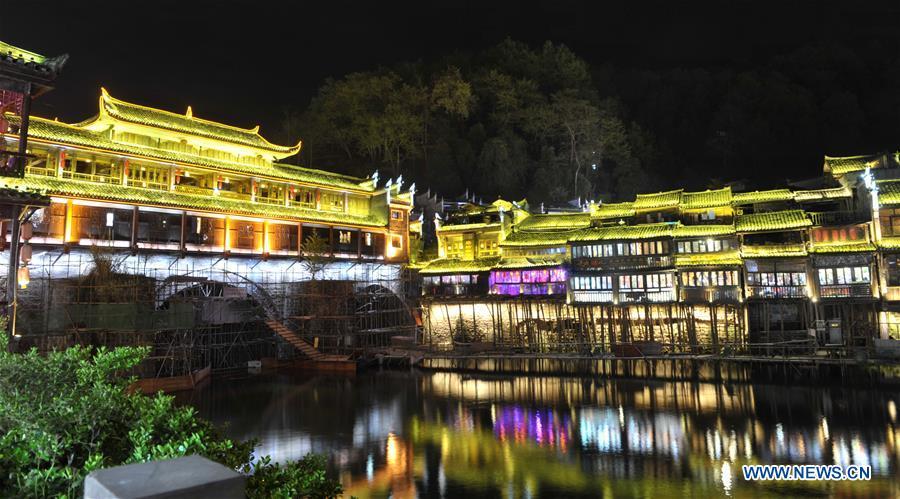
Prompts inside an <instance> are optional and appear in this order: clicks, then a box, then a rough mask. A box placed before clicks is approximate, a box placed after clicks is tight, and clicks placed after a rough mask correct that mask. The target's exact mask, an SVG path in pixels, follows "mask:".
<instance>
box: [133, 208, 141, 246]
mask: <svg viewBox="0 0 900 499" xmlns="http://www.w3.org/2000/svg"><path fill="white" fill-rule="evenodd" d="M139 220H140V216H139V215H138V207H137V206H135V207H134V209H133V211H132V213H131V251H132V252H134V251H135V250H137V236H138V221H139Z"/></svg>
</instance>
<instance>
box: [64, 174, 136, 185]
mask: <svg viewBox="0 0 900 499" xmlns="http://www.w3.org/2000/svg"><path fill="white" fill-rule="evenodd" d="M62 178H69V179H72V180H81V181H82V182H94V183H97V184H121V183H122V178H121V177H118V176H116V177H109V176H106V175H91V174H90V173H78V172H70V171H63V172H62Z"/></svg>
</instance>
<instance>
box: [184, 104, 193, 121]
mask: <svg viewBox="0 0 900 499" xmlns="http://www.w3.org/2000/svg"><path fill="white" fill-rule="evenodd" d="M184 115H185V116H187V117H188V118H193V117H194V110H193V109H191V106H188V108H187V112H186V113H184Z"/></svg>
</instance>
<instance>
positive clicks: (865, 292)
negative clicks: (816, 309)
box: [819, 283, 872, 298]
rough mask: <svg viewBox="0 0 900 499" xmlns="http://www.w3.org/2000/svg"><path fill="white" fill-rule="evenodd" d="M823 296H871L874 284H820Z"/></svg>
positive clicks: (820, 292) (820, 291)
mask: <svg viewBox="0 0 900 499" xmlns="http://www.w3.org/2000/svg"><path fill="white" fill-rule="evenodd" d="M819 296H821V297H822V298H871V297H872V285H871V284H869V283H864V284H832V285H826V286H819Z"/></svg>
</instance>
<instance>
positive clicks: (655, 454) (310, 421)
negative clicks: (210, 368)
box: [183, 371, 900, 499]
mask: <svg viewBox="0 0 900 499" xmlns="http://www.w3.org/2000/svg"><path fill="white" fill-rule="evenodd" d="M828 385H830V386H822V387H813V386H783V385H754V384H747V383H725V382H718V383H717V382H690V381H653V380H650V381H647V380H627V379H604V378H600V377H591V378H577V377H554V376H528V377H522V376H519V377H516V376H506V375H495V374H488V375H471V374H458V373H453V372H434V371H381V372H377V371H373V372H365V373H361V374H358V375H356V376H353V377H343V376H335V375H314V374H309V373H302V372H296V373H294V372H288V373H285V372H280V373H269V374H259V375H241V376H229V377H216V378H215V379H214V380H213V382H212V383H210V384H209V385H207V386H206V387H205V388H202V389H199V390H197V391H195V392H193V393H191V394H189V395H188V394H186V395H183V397H186V398H185V399H184V400H185V401H186V402H189V403H191V404H193V405H194V406H196V407H197V408H198V409H199V411H200V413H201V414H202V415H203V416H205V417H207V418H209V419H211V420H212V421H214V422H216V423H220V424H227V432H228V433H229V434H230V435H231V436H233V437H236V438H251V437H252V438H258V439H259V440H260V445H259V447H258V450H259V452H260V453H261V454H269V455H271V456H272V457H273V458H274V459H275V460H282V461H283V460H288V459H294V458H299V457H302V456H303V455H305V454H306V453H308V452H317V453H322V454H325V455H327V456H328V458H329V460H330V463H331V466H332V467H333V470H334V471H335V472H336V473H337V474H338V475H339V476H340V479H341V481H342V483H343V484H344V487H345V492H346V497H349V496H350V495H354V496H356V497H359V498H365V497H465V498H467V499H474V498H479V497H509V498H513V497H516V498H518V497H523V498H530V497H606V498H610V497H616V498H618V497H626V498H627V497H641V498H660V497H719V496H731V497H776V496H791V497H797V496H803V497H829V496H830V497H900V479H898V471H900V422H898V419H897V418H898V414H897V413H898V410H900V408H898V406H900V393H898V392H897V391H896V390H886V389H874V388H872V389H866V388H841V387H839V386H836V385H838V383H832V384H828ZM768 463H781V464H795V463H798V464H799V463H809V464H863V465H869V466H871V467H872V472H873V479H872V480H871V481H867V482H803V483H799V482H780V483H775V482H768V483H765V484H763V483H760V482H747V481H745V480H744V479H743V476H742V474H741V465H744V464H768Z"/></svg>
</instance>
